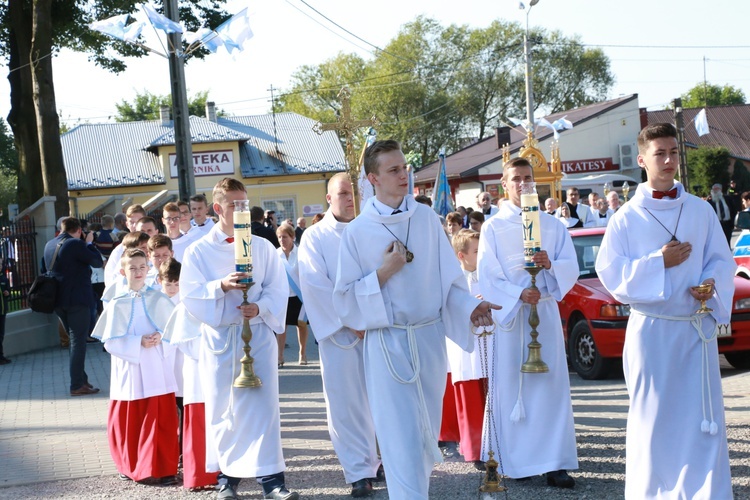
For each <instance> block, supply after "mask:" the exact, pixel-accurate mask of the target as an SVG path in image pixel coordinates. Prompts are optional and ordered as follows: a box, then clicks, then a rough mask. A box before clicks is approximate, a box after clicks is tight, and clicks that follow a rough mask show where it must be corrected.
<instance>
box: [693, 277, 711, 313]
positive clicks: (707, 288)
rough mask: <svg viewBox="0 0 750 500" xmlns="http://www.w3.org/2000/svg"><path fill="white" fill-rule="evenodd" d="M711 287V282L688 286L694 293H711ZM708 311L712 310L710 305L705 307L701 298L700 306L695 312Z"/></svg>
mask: <svg viewBox="0 0 750 500" xmlns="http://www.w3.org/2000/svg"><path fill="white" fill-rule="evenodd" d="M713 288H714V286H713V285H712V284H711V283H704V284H703V285H698V286H691V287H690V289H691V290H693V291H694V292H695V293H711V290H713ZM710 312H713V309H711V308H710V307H706V301H705V300H701V308H700V309H698V310H697V311H695V314H708V313H710Z"/></svg>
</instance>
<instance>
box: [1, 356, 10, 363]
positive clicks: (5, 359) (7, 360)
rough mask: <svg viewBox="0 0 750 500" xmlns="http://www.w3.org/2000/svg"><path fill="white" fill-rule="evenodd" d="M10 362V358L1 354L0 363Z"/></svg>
mask: <svg viewBox="0 0 750 500" xmlns="http://www.w3.org/2000/svg"><path fill="white" fill-rule="evenodd" d="M8 363H10V360H9V359H8V358H6V357H5V356H0V365H7V364H8Z"/></svg>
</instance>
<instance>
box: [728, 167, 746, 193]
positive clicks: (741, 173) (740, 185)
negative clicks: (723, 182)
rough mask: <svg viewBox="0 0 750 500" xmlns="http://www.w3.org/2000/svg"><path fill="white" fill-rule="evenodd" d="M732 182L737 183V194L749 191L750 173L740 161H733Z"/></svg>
mask: <svg viewBox="0 0 750 500" xmlns="http://www.w3.org/2000/svg"><path fill="white" fill-rule="evenodd" d="M732 180H733V181H734V182H736V183H737V188H736V190H737V192H738V193H742V192H744V191H750V172H748V171H747V167H746V166H745V164H744V163H743V162H742V160H735V162H734V170H733V171H732Z"/></svg>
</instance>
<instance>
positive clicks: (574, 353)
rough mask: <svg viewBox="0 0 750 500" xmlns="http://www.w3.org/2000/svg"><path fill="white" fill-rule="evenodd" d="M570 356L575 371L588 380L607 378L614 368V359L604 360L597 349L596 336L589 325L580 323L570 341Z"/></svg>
mask: <svg viewBox="0 0 750 500" xmlns="http://www.w3.org/2000/svg"><path fill="white" fill-rule="evenodd" d="M568 355H569V357H570V364H571V365H572V366H573V369H574V370H575V371H576V373H578V375H580V376H581V378H583V379H586V380H597V379H602V378H604V377H606V376H607V375H608V374H609V371H610V368H611V367H612V361H613V360H612V359H609V358H603V357H602V356H601V355H600V354H599V351H598V350H597V349H596V344H595V343H594V336H593V335H591V330H590V329H589V325H588V323H586V321H585V320H584V321H579V322H578V323H576V325H575V326H574V327H573V331H572V332H571V333H570V338H569V339H568Z"/></svg>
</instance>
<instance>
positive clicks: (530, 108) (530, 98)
mask: <svg viewBox="0 0 750 500" xmlns="http://www.w3.org/2000/svg"><path fill="white" fill-rule="evenodd" d="M538 3H539V0H531V1H530V2H529V8H528V9H526V33H525V34H524V36H523V55H524V57H525V60H526V120H528V122H529V126H530V127H531V130H533V129H534V90H533V89H532V87H531V78H532V73H531V42H530V41H529V13H531V8H532V7H533V6H535V5H536V4H538Z"/></svg>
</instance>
